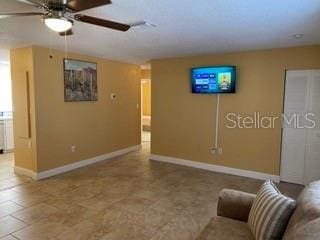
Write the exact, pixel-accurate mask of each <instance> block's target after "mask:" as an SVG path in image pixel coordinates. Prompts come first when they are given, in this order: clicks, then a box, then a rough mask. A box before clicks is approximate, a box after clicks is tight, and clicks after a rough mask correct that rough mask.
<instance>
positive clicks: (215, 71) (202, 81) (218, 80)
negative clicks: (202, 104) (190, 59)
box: [191, 66, 237, 94]
mask: <svg viewBox="0 0 320 240" xmlns="http://www.w3.org/2000/svg"><path fill="white" fill-rule="evenodd" d="M236 78H237V71H236V67H235V66H215V67H199V68H193V69H191V81H192V93H199V94H218V93H235V92H236Z"/></svg>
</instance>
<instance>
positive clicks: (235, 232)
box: [197, 217, 254, 240]
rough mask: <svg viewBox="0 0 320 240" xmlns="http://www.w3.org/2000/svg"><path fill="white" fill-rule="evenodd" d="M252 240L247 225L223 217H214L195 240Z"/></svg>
mask: <svg viewBox="0 0 320 240" xmlns="http://www.w3.org/2000/svg"><path fill="white" fill-rule="evenodd" d="M230 239H235V240H254V238H253V236H252V234H251V231H250V229H249V228H248V224H247V223H246V222H241V221H237V220H233V219H231V218H225V217H214V218H213V219H212V220H211V222H210V223H209V224H208V225H207V226H206V228H205V229H204V230H203V231H202V232H201V235H200V236H199V237H198V238H197V240H230Z"/></svg>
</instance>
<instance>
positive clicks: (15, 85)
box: [10, 48, 37, 171]
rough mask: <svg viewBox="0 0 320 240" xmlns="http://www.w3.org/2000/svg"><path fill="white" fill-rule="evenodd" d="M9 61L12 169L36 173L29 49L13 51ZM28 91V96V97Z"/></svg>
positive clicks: (31, 70) (32, 79)
mask: <svg viewBox="0 0 320 240" xmlns="http://www.w3.org/2000/svg"><path fill="white" fill-rule="evenodd" d="M10 59H11V79H12V97H13V124H14V125H13V127H14V144H15V151H14V154H15V165H16V166H18V167H21V168H26V169H30V170H32V171H36V169H37V151H36V119H35V98H34V91H35V90H34V74H33V52H32V48H20V49H13V50H11V54H10ZM27 73H28V76H29V77H28V79H29V88H28V86H27ZM28 91H29V93H30V94H28ZM28 95H30V96H28ZM28 101H29V102H30V109H28V104H27V102H28ZM29 114H30V115H29ZM29 116H30V119H29ZM29 124H30V125H29ZM29 131H30V133H29Z"/></svg>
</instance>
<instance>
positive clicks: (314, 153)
mask: <svg viewBox="0 0 320 240" xmlns="http://www.w3.org/2000/svg"><path fill="white" fill-rule="evenodd" d="M310 74H311V85H310V91H309V92H310V93H309V94H310V101H309V112H310V113H312V114H314V116H313V120H314V121H315V127H314V128H309V129H307V138H306V153H305V175H304V184H308V183H310V182H312V181H316V180H320V127H319V123H320V121H319V120H320V71H311V73H310Z"/></svg>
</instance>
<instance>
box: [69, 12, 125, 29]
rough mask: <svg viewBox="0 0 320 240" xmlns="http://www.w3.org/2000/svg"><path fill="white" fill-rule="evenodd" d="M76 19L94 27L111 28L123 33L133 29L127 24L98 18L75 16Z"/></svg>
mask: <svg viewBox="0 0 320 240" xmlns="http://www.w3.org/2000/svg"><path fill="white" fill-rule="evenodd" d="M74 19H75V20H77V21H80V22H85V23H90V24H93V25H98V26H102V27H106V28H111V29H115V30H118V31H123V32H126V31H128V30H129V29H130V27H131V26H130V25H127V24H123V23H118V22H113V21H109V20H105V19H101V18H96V17H90V16H87V15H82V14H77V15H74Z"/></svg>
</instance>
